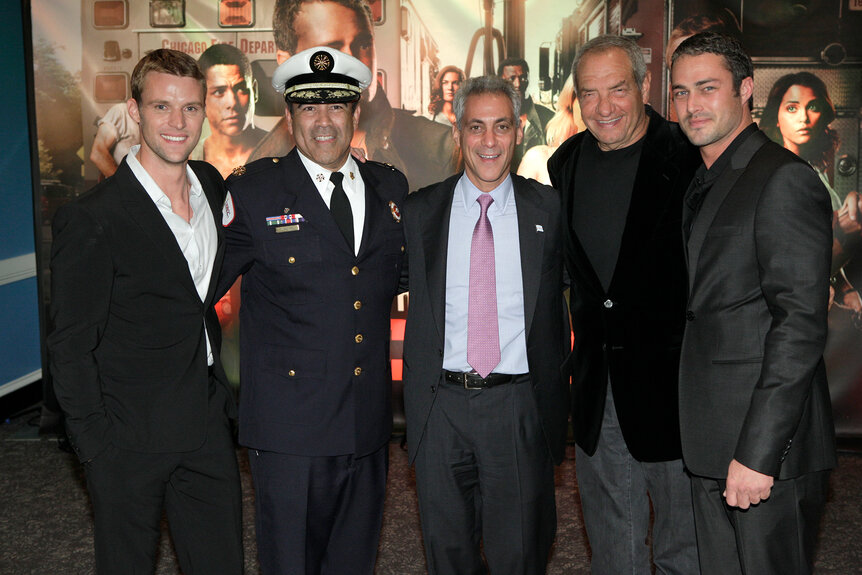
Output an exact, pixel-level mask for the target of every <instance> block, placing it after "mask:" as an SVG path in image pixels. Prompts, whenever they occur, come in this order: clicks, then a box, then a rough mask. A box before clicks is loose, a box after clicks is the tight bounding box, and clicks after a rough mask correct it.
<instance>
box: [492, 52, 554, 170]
mask: <svg viewBox="0 0 862 575" xmlns="http://www.w3.org/2000/svg"><path fill="white" fill-rule="evenodd" d="M497 76H499V77H500V78H502V79H504V80H506V81H507V82H509V83H511V84H512V85H513V86H514V87H515V90H516V91H517V92H518V94H519V95H520V97H521V117H520V120H521V129H522V130H523V132H524V137H523V138H522V139H521V142H520V143H519V144H518V145H516V146H515V154H514V155H513V156H512V171H517V169H518V166H520V165H521V160H522V159H523V157H524V153H525V152H526V151H527V150H529V149H530V148H532V147H533V146H542V145H545V144H547V143H548V142H547V141H546V140H545V126H547V124H548V122H549V121H550V120H551V118H553V117H554V111H553V110H551V109H550V108H546V107H545V106H542V105H541V104H536V103H535V102H534V101H533V99H532V98H530V97H529V96H528V95H527V88H529V87H530V66H528V65H527V61H526V60H524V59H523V58H506V59H504V60H502V61H501V62H500V65H499V66H497Z"/></svg>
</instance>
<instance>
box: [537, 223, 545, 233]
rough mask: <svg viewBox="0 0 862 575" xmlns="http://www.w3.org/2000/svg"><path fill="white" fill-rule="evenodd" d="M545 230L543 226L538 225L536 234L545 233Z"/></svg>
mask: <svg viewBox="0 0 862 575" xmlns="http://www.w3.org/2000/svg"><path fill="white" fill-rule="evenodd" d="M544 231H545V228H543V227H542V226H541V224H536V232H544Z"/></svg>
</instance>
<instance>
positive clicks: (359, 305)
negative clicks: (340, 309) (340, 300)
mask: <svg viewBox="0 0 862 575" xmlns="http://www.w3.org/2000/svg"><path fill="white" fill-rule="evenodd" d="M361 307H362V302H361V301H359V300H356V301H355V302H353V309H360V308H361Z"/></svg>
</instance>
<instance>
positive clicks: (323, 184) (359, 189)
mask: <svg viewBox="0 0 862 575" xmlns="http://www.w3.org/2000/svg"><path fill="white" fill-rule="evenodd" d="M296 151H297V153H298V154H299V159H300V160H302V165H303V166H305V169H306V170H308V175H309V176H310V177H311V181H312V182H314V186H315V187H316V188H317V191H318V192H319V193H320V197H321V198H323V201H324V203H325V204H326V207H327V208H328V207H329V202H330V200H331V199H332V191H333V190H334V189H335V184H333V183H332V182H331V181H330V179H329V175H330V174H332V170H327V169H326V168H324V167H323V166H321V165H319V164H317V163H315V162H314V161H312V160H311V159H309V158H307V157H306V156H305V155H304V154H303V153H302V152H301V151H300V150H299V148H297V149H296ZM338 171H339V172H341V173H342V174H344V180H343V181H342V184H341V186H342V187H343V188H344V193H345V194H347V200H348V201H349V202H350V211H352V212H353V255H357V254H358V253H359V248H360V247H361V246H360V245H359V244H360V242H361V241H362V230H363V227H364V226H365V182H363V181H362V176H361V175H360V174H359V168H358V167H357V166H356V161H355V160H354V159H353V156H347V161H346V162H344V165H343V166H341V169H339V170H338Z"/></svg>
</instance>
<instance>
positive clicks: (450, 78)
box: [440, 71, 461, 102]
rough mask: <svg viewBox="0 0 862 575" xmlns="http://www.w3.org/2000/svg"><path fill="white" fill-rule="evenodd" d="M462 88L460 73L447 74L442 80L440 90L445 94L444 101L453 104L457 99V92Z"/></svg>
mask: <svg viewBox="0 0 862 575" xmlns="http://www.w3.org/2000/svg"><path fill="white" fill-rule="evenodd" d="M460 87H461V76H460V75H459V74H458V72H454V71H452V72H446V73H445V74H443V78H441V80H440V89H441V90H442V92H443V101H444V102H451V101H452V100H454V99H455V92H457V91H458V88H460Z"/></svg>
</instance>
